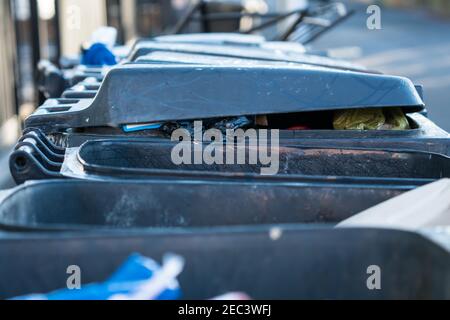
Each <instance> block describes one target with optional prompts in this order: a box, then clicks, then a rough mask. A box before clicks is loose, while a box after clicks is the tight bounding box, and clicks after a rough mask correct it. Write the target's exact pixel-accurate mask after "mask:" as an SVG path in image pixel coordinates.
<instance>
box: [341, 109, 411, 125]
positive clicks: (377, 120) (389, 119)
mask: <svg viewBox="0 0 450 320" xmlns="http://www.w3.org/2000/svg"><path fill="white" fill-rule="evenodd" d="M333 126H334V129H335V130H407V129H410V126H409V122H408V119H407V118H406V116H405V114H404V113H403V110H402V109H401V108H385V109H381V108H374V109H352V110H341V111H336V112H335V113H334V120H333Z"/></svg>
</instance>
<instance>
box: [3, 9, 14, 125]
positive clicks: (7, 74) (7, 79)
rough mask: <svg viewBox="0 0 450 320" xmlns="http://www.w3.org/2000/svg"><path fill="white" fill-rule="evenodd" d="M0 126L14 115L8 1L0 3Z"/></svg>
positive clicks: (12, 40) (11, 29)
mask: <svg viewBox="0 0 450 320" xmlns="http://www.w3.org/2000/svg"><path fill="white" fill-rule="evenodd" d="M0 17H1V18H0V126H1V125H2V124H3V123H4V122H5V121H6V120H8V119H9V118H11V117H12V116H13V115H14V114H15V111H16V110H15V109H16V102H15V100H16V98H15V96H16V95H15V76H14V75H15V73H14V61H15V56H16V51H15V47H16V42H15V38H14V23H13V19H12V16H11V7H10V3H9V1H0Z"/></svg>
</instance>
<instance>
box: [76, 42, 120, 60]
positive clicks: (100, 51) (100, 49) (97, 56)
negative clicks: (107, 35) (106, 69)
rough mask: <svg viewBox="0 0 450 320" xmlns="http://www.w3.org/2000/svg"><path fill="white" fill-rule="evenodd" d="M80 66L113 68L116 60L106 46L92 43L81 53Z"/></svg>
mask: <svg viewBox="0 0 450 320" xmlns="http://www.w3.org/2000/svg"><path fill="white" fill-rule="evenodd" d="M81 64H83V65H85V66H113V65H116V64H117V59H116V56H115V55H114V54H113V53H112V52H111V51H110V50H109V49H108V47H107V46H106V45H104V44H103V43H94V44H93V45H92V46H91V47H90V48H89V49H87V50H86V51H85V52H83V55H82V58H81Z"/></svg>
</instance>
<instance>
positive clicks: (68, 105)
mask: <svg viewBox="0 0 450 320" xmlns="http://www.w3.org/2000/svg"><path fill="white" fill-rule="evenodd" d="M389 107H401V108H404V110H405V112H416V111H420V110H423V108H424V103H423V101H422V99H421V97H420V96H419V94H418V92H417V90H416V88H415V87H414V85H413V83H412V82H411V81H410V80H408V79H406V78H402V77H396V76H387V75H380V74H368V73H361V72H350V71H342V70H336V69H330V68H321V67H311V66H306V65H302V66H298V67H276V68H275V67H271V66H242V67H240V66H236V65H234V66H212V65H173V64H169V65H157V64H156V65H133V64H129V65H123V66H119V67H117V68H115V69H112V70H111V71H110V72H109V73H108V74H107V76H106V78H105V80H104V82H103V83H102V86H101V88H100V90H99V92H98V94H97V95H96V97H95V98H94V99H81V100H76V99H73V100H70V99H65V100H64V99H63V100H49V101H47V103H46V104H44V105H43V106H41V107H40V108H39V109H38V110H37V111H36V112H35V113H34V114H33V115H32V116H30V117H29V118H28V119H27V121H26V126H27V127H38V128H42V129H43V130H46V128H51V130H58V129H64V128H83V127H104V126H110V127H122V126H123V125H127V124H128V125H129V124H142V123H152V122H166V121H181V120H197V119H208V118H224V117H236V116H249V115H270V114H283V113H298V112H308V111H324V110H342V109H363V108H389Z"/></svg>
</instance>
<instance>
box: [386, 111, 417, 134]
mask: <svg viewBox="0 0 450 320" xmlns="http://www.w3.org/2000/svg"><path fill="white" fill-rule="evenodd" d="M384 116H385V117H386V123H385V124H384V126H383V130H408V129H411V127H410V125H409V122H408V119H407V118H406V116H405V114H404V113H403V110H402V109H400V108H389V109H385V110H384Z"/></svg>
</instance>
